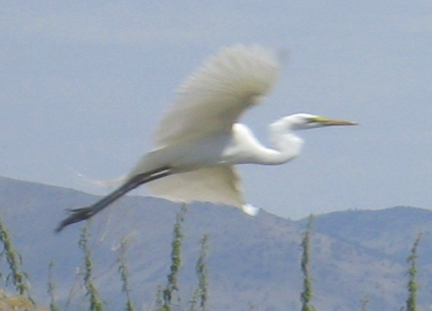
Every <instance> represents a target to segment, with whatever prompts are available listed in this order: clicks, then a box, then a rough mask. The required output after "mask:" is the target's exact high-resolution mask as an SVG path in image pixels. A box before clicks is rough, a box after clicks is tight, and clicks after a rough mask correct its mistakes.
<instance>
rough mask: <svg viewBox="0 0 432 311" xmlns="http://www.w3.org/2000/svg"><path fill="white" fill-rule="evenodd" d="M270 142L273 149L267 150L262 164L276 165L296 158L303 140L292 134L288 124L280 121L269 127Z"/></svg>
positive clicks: (282, 120)
mask: <svg viewBox="0 0 432 311" xmlns="http://www.w3.org/2000/svg"><path fill="white" fill-rule="evenodd" d="M269 130H270V131H269V132H270V133H269V136H270V137H269V138H270V142H271V143H272V145H273V148H267V151H266V156H265V157H263V158H262V164H268V165H277V164H282V163H285V162H288V161H290V160H292V159H294V158H296V157H297V156H298V155H299V154H300V152H301V149H302V146H303V140H302V139H301V138H300V137H298V136H296V135H295V134H294V133H293V129H292V127H291V125H290V123H288V122H286V121H285V120H284V119H280V120H278V121H276V122H275V123H273V124H271V125H270V129H269Z"/></svg>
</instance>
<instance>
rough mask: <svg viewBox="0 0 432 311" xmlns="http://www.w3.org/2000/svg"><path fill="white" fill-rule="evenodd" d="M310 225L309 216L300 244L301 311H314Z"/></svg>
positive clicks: (311, 219) (311, 220)
mask: <svg viewBox="0 0 432 311" xmlns="http://www.w3.org/2000/svg"><path fill="white" fill-rule="evenodd" d="M312 223H313V216H312V215H310V216H309V218H308V222H307V225H306V232H305V233H304V235H303V240H302V242H301V247H302V250H303V251H302V258H301V271H302V273H303V292H302V293H301V296H300V301H301V303H302V307H301V310H302V311H314V310H315V308H314V307H313V306H312V304H311V300H312V278H311V275H310V257H311V254H310V248H311V247H310V244H311V238H312Z"/></svg>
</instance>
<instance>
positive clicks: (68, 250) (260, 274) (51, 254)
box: [0, 177, 432, 311]
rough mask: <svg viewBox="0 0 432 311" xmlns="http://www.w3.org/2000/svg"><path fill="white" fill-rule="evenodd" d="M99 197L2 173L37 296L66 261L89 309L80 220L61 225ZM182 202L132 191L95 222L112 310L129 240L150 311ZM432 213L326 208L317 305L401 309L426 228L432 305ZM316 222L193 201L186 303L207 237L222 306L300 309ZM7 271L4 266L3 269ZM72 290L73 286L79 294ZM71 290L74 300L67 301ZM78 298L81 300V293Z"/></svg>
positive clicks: (98, 264) (318, 236)
mask: <svg viewBox="0 0 432 311" xmlns="http://www.w3.org/2000/svg"><path fill="white" fill-rule="evenodd" d="M97 198H98V197H97V196H93V195H89V194H85V193H82V192H79V191H75V190H71V189H63V188H58V187H53V186H47V185H42V184H36V183H29V182H24V181H17V180H13V179H9V178H3V177H2V178H0V215H1V217H2V219H3V222H4V224H5V225H6V226H7V227H8V228H9V229H10V230H11V232H12V237H13V240H14V243H15V246H16V248H17V249H18V251H19V252H20V253H21V254H22V256H23V260H24V266H23V269H24V270H25V272H27V274H28V275H29V278H30V281H31V284H32V292H33V293H34V295H35V297H36V299H37V300H38V301H39V302H42V303H46V304H48V303H47V301H48V297H47V294H46V291H47V285H46V284H47V269H48V264H49V262H50V261H53V262H54V264H55V267H54V281H55V283H56V291H57V296H58V299H59V301H62V302H63V303H64V302H65V301H66V300H67V299H71V301H72V304H71V307H69V309H68V310H82V309H83V308H84V307H83V306H84V304H85V302H84V299H83V296H82V289H81V288H80V287H81V283H80V279H79V278H78V277H77V276H76V273H77V271H78V270H79V269H78V267H80V266H82V257H83V254H82V252H81V250H80V249H79V248H78V245H77V244H78V238H79V235H80V227H81V226H80V225H75V226H71V227H70V228H66V230H65V231H64V232H62V233H61V234H60V235H55V234H54V233H53V230H54V228H55V226H56V225H57V223H58V222H59V221H60V220H61V219H62V218H63V217H64V209H66V208H70V207H75V206H82V205H86V204H89V203H91V202H94V201H95V200H96V199H97ZM178 211H179V205H177V204H173V203H170V202H167V201H163V200H159V199H155V198H145V197H134V196H128V197H125V198H123V199H122V200H121V201H120V202H119V203H116V204H114V205H113V206H112V207H111V208H110V209H108V210H107V211H105V212H103V213H101V214H100V215H98V216H96V217H95V218H94V219H93V220H92V221H91V234H92V237H91V241H90V246H91V249H92V254H93V257H94V267H95V274H96V284H97V285H98V288H99V290H100V292H101V295H102V297H103V299H104V301H105V303H106V309H107V310H121V309H122V306H123V304H124V300H125V298H124V295H123V294H122V293H121V282H120V277H119V275H118V271H117V263H116V260H117V257H118V246H119V243H120V240H121V239H122V238H125V237H126V238H128V239H129V241H130V246H129V249H128V252H127V258H128V267H129V270H130V273H131V283H132V288H133V293H132V294H133V297H134V301H135V303H136V304H137V309H138V310H151V305H152V304H153V303H154V297H155V293H156V287H157V285H158V284H160V285H164V284H165V283H166V275H167V273H168V270H169V263H170V261H169V256H170V251H171V248H170V243H171V237H172V227H173V224H174V221H175V215H176V213H177V212H178ZM431 228H432V212H431V211H428V210H423V209H418V208H412V207H395V208H389V209H385V210H380V211H367V210H362V211H345V212H337V213H329V214H325V215H318V216H316V217H315V221H314V235H313V239H312V244H313V247H312V259H311V260H312V264H311V268H312V275H313V286H314V300H313V304H314V305H315V306H316V309H317V310H334V311H337V310H344V311H345V310H346V311H353V310H360V299H362V298H363V297H365V296H367V297H368V299H369V300H370V309H371V310H380V311H385V310H400V308H401V307H402V306H403V305H404V303H405V299H406V296H407V293H406V289H405V288H406V282H407V274H406V271H407V263H406V257H407V256H408V255H409V251H410V248H411V246H412V243H413V242H414V240H415V238H416V236H417V234H418V232H419V231H420V230H421V231H422V232H423V239H422V242H421V244H420V248H419V282H420V286H421V287H420V291H419V300H420V303H421V305H422V306H423V308H424V309H425V310H426V308H427V306H428V305H430V304H431V303H432V299H431V298H430V296H429V295H428V294H429V293H430V292H431V290H432V256H431V255H432V254H431V248H430V245H431V242H432V241H431V236H432V235H431ZM304 230H305V220H301V221H291V220H287V219H283V218H280V217H277V216H275V215H272V214H269V213H266V212H265V211H263V212H261V213H260V214H259V215H258V216H257V217H249V216H247V215H245V214H243V213H242V212H241V211H239V210H237V209H235V208H231V207H225V206H214V205H210V204H192V205H191V206H190V207H189V211H188V213H187V215H186V219H185V224H184V231H185V234H186V236H185V242H184V253H183V261H184V266H183V270H182V272H181V276H180V287H181V298H182V301H183V302H184V303H186V302H187V300H188V299H189V297H190V292H191V290H192V289H193V287H194V286H195V284H196V278H195V273H194V267H195V262H196V259H197V256H198V243H199V239H200V238H201V237H202V235H203V234H206V233H208V234H209V235H210V241H209V244H210V254H209V258H208V268H209V274H210V275H209V282H210V294H209V296H210V297H209V303H210V309H211V310H217V311H220V310H235V311H237V310H238V311H240V310H250V308H251V306H252V305H253V306H254V309H253V310H266V311H270V310H299V306H300V303H299V296H300V292H301V290H302V283H301V282H302V278H301V273H300V255H301V249H300V241H301V237H302V234H303V232H304ZM0 269H1V270H0V271H1V272H2V273H3V274H4V273H5V271H7V270H6V269H7V268H6V266H5V265H4V263H3V264H2V266H1V268H0ZM71 289H72V290H71ZM68 297H69V298H68ZM70 297H72V298H70Z"/></svg>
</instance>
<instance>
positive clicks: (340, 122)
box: [311, 117, 358, 126]
mask: <svg viewBox="0 0 432 311" xmlns="http://www.w3.org/2000/svg"><path fill="white" fill-rule="evenodd" d="M311 122H316V123H320V124H322V125H325V126H330V125H358V123H357V122H351V121H345V120H332V119H327V118H324V117H315V118H311Z"/></svg>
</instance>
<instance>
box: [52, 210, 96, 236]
mask: <svg viewBox="0 0 432 311" xmlns="http://www.w3.org/2000/svg"><path fill="white" fill-rule="evenodd" d="M68 212H69V213H70V214H71V215H70V216H69V217H67V218H65V219H64V220H63V221H62V222H61V223H60V224H59V226H58V227H57V228H56V229H55V232H56V233H59V232H60V231H62V230H63V228H64V227H66V226H68V225H71V224H74V223H76V222H80V221H83V220H86V219H89V218H90V217H92V216H93V215H94V214H95V213H94V209H93V208H91V207H80V208H74V209H70V210H68Z"/></svg>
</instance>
